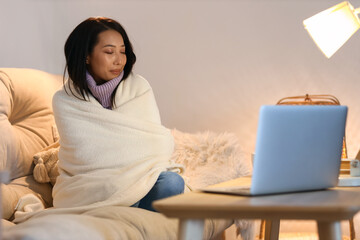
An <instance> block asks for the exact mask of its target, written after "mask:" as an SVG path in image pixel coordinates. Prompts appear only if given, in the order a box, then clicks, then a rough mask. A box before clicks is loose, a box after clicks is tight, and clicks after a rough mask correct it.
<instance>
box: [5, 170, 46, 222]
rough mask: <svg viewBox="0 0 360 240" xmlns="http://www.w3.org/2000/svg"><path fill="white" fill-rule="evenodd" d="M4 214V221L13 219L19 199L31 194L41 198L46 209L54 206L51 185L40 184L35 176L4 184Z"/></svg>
mask: <svg viewBox="0 0 360 240" xmlns="http://www.w3.org/2000/svg"><path fill="white" fill-rule="evenodd" d="M1 188H2V211H3V212H2V214H3V216H2V217H3V218H4V219H8V220H9V219H11V218H12V217H13V214H14V212H15V207H16V204H17V203H18V201H19V199H20V198H21V197H22V196H24V195H26V194H29V193H32V194H34V195H35V196H37V197H39V199H40V200H41V201H42V202H43V203H44V205H45V207H51V206H52V196H51V190H52V186H51V184H49V183H38V182H36V181H35V180H34V178H33V176H32V175H30V176H26V177H21V178H18V179H15V180H13V181H11V183H9V184H2V186H1Z"/></svg>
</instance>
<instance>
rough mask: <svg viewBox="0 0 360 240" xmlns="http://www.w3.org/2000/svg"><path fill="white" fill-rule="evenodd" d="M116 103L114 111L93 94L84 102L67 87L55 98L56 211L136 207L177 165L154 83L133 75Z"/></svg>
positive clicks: (121, 88)
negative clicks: (172, 158)
mask: <svg viewBox="0 0 360 240" xmlns="http://www.w3.org/2000/svg"><path fill="white" fill-rule="evenodd" d="M67 91H68V92H69V90H68V89H67ZM73 92H74V90H73ZM115 103H116V107H115V108H114V109H113V110H108V109H105V108H103V107H102V106H101V105H100V103H99V102H98V101H97V100H96V99H95V98H94V97H93V96H90V101H84V100H80V99H78V98H76V97H74V96H73V95H71V94H67V93H66V92H65V90H64V89H62V90H60V91H58V92H57V93H56V94H55V95H54V98H53V109H54V115H55V120H56V124H57V127H58V130H59V135H60V146H61V147H60V151H59V164H58V167H59V173H60V175H59V177H58V178H57V181H56V184H55V186H54V189H53V197H54V207H55V208H69V207H84V206H86V207H99V206H109V205H116V206H131V205H132V204H134V203H136V202H137V201H139V200H140V199H141V198H142V197H144V196H145V195H146V194H147V193H148V191H149V190H150V189H151V187H152V186H153V185H154V183H155V182H156V180H157V178H158V176H159V174H160V172H162V171H166V169H167V168H169V167H171V166H170V162H169V159H170V156H171V153H172V152H173V148H174V143H173V138H172V135H171V132H170V131H169V129H167V128H165V127H164V126H162V125H161V121H160V116H159V111H158V107H157V105H156V101H155V98H154V95H153V92H152V89H151V87H150V85H149V83H148V82H147V81H146V80H145V79H144V78H142V77H141V76H139V75H134V74H130V76H129V77H128V78H127V79H125V80H123V81H122V82H121V83H120V85H119V86H118V88H117V90H116V98H115Z"/></svg>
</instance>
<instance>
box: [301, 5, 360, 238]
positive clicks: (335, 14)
mask: <svg viewBox="0 0 360 240" xmlns="http://www.w3.org/2000/svg"><path fill="white" fill-rule="evenodd" d="M359 13H360V8H356V9H354V7H353V6H352V5H351V4H350V3H349V2H347V1H345V2H342V3H339V4H337V5H335V6H333V7H331V8H329V9H326V10H324V11H322V12H320V13H318V14H316V15H314V16H312V17H310V18H308V19H306V20H304V22H303V23H304V26H305V29H306V30H307V31H308V33H309V34H310V36H311V37H312V39H313V40H314V42H315V43H316V45H317V46H318V47H319V48H320V50H321V51H322V52H323V53H324V54H325V56H326V57H327V58H330V57H331V56H332V55H333V54H334V53H335V52H336V51H337V50H338V49H339V48H340V47H341V46H343V45H344V44H345V42H346V41H347V40H348V39H349V38H350V37H351V36H352V35H353V34H354V33H355V32H356V31H357V30H358V29H359V28H360V20H359V17H358V14H359ZM349 222H350V239H355V229H354V221H353V219H350V220H349Z"/></svg>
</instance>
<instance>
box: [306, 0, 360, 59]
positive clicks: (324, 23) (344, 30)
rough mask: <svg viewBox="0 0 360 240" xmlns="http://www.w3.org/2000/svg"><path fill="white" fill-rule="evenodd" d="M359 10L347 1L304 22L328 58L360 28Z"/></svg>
mask: <svg viewBox="0 0 360 240" xmlns="http://www.w3.org/2000/svg"><path fill="white" fill-rule="evenodd" d="M357 10H358V9H356V10H354V7H353V6H352V5H351V4H350V3H349V2H347V1H345V2H342V3H339V4H337V5H335V6H333V7H331V8H329V9H327V10H324V11H322V12H320V13H318V14H316V15H314V16H312V17H310V18H308V19H306V20H304V22H303V23H304V26H305V29H306V30H307V31H308V32H309V34H310V36H311V37H312V39H313V40H314V41H315V43H316V44H317V46H318V47H319V48H320V50H321V51H322V52H323V53H324V54H325V56H327V57H328V58H330V57H331V56H332V55H333V54H334V53H335V52H336V51H337V50H338V49H339V48H340V47H341V46H342V45H343V44H344V43H345V42H346V41H347V40H348V39H349V38H350V37H351V36H352V35H353V34H354V33H355V32H356V31H357V30H358V29H359V28H360V20H359V18H358V16H357Z"/></svg>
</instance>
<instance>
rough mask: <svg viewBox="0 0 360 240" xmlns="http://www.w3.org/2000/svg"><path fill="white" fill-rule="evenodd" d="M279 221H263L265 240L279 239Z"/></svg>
mask: <svg viewBox="0 0 360 240" xmlns="http://www.w3.org/2000/svg"><path fill="white" fill-rule="evenodd" d="M279 228H280V220H268V219H266V220H265V240H278V239H279Z"/></svg>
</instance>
